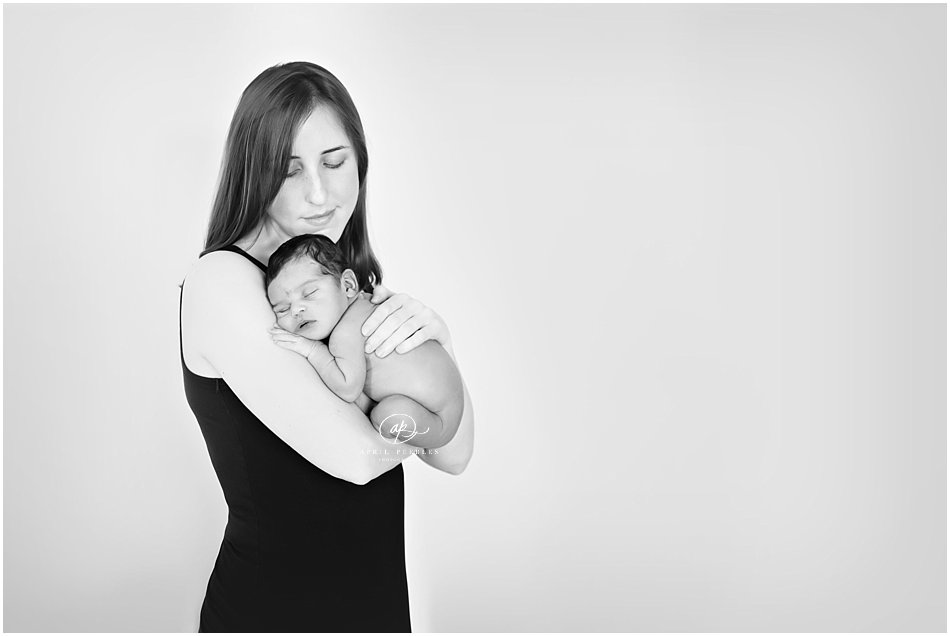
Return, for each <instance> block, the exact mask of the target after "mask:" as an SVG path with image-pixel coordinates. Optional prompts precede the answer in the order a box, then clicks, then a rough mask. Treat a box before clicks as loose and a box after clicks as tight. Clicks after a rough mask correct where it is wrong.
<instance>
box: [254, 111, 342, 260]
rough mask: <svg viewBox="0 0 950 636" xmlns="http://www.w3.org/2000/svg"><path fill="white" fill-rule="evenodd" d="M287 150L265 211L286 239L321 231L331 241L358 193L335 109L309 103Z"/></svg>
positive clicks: (338, 230) (337, 238)
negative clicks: (275, 189) (288, 155)
mask: <svg viewBox="0 0 950 636" xmlns="http://www.w3.org/2000/svg"><path fill="white" fill-rule="evenodd" d="M292 155H293V157H292V158H291V160H290V166H289V167H288V169H287V175H286V177H285V178H284V182H283V184H281V186H280V192H278V193H277V197H276V198H275V199H274V202H273V203H271V205H270V207H269V208H268V209H267V214H268V216H269V217H270V220H271V222H273V223H274V224H275V225H276V226H277V228H278V230H279V231H280V232H281V233H282V234H285V235H286V238H288V239H289V238H293V237H294V236H299V235H301V234H322V235H324V236H326V237H327V238H329V239H330V240H332V241H333V242H334V243H336V242H337V241H339V240H340V236H341V235H342V234H343V230H344V228H346V223H347V221H349V220H350V216H352V215H353V209H354V208H355V207H356V200H357V198H358V197H359V192H360V184H359V174H358V172H357V165H356V151H355V150H354V149H353V148H352V146H351V144H350V140H349V139H347V136H346V132H345V131H344V130H343V126H342V125H340V121H339V119H338V118H337V116H336V113H334V112H333V111H332V110H331V109H330V108H328V107H326V106H323V105H320V106H317V107H316V108H314V110H313V112H312V113H310V116H309V117H307V119H306V121H304V122H303V124H301V125H300V128H299V129H298V130H297V136H296V137H294V143H293V150H292Z"/></svg>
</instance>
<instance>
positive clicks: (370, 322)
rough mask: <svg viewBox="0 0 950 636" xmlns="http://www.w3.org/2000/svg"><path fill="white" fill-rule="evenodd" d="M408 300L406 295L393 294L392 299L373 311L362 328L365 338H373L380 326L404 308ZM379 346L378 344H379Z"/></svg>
mask: <svg viewBox="0 0 950 636" xmlns="http://www.w3.org/2000/svg"><path fill="white" fill-rule="evenodd" d="M407 298H408V296H406V295H405V294H393V295H392V296H391V297H389V298H388V299H386V302H384V303H383V304H382V305H379V306H377V307H376V309H374V310H373V313H372V314H370V316H369V318H367V319H366V320H365V321H364V322H363V326H362V327H361V328H360V332H361V333H362V334H363V335H364V336H371V335H373V333H374V332H375V331H376V329H378V328H379V325H380V324H382V322H383V321H384V320H386V319H387V318H388V317H389V316H390V314H392V313H393V312H394V311H396V310H398V309H399V308H400V307H402V306H403V304H404V302H405V300H406V299H407ZM377 344H378V342H377Z"/></svg>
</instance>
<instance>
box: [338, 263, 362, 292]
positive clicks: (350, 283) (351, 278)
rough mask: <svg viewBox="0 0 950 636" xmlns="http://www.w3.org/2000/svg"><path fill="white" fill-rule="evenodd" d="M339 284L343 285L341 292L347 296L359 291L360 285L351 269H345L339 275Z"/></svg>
mask: <svg viewBox="0 0 950 636" xmlns="http://www.w3.org/2000/svg"><path fill="white" fill-rule="evenodd" d="M340 284H341V285H343V293H344V294H346V297H347V298H352V297H353V296H355V295H356V294H358V293H359V291H360V286H359V284H358V281H357V280H356V273H355V272H354V271H353V270H352V269H345V270H343V273H342V274H341V275H340Z"/></svg>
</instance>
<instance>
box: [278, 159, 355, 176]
mask: <svg viewBox="0 0 950 636" xmlns="http://www.w3.org/2000/svg"><path fill="white" fill-rule="evenodd" d="M344 163H346V158H343V159H340V161H339V162H337V163H324V164H323V165H324V167H326V168H329V169H330V170H336V169H337V168H339V167H341V166H342V165H343V164H344ZM298 174H300V168H295V169H294V170H291V171H290V172H288V173H287V174H285V175H284V178H285V179H290V178H291V177H296V176H297V175H298Z"/></svg>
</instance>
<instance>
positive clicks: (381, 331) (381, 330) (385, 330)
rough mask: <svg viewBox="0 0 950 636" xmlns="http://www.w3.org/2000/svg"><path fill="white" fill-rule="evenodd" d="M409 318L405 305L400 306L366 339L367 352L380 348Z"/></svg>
mask: <svg viewBox="0 0 950 636" xmlns="http://www.w3.org/2000/svg"><path fill="white" fill-rule="evenodd" d="M408 318H409V316H408V314H407V313H406V311H405V308H404V307H400V308H399V309H397V310H396V311H394V312H393V313H392V314H390V315H389V317H388V318H386V320H384V321H383V323H382V324H381V325H380V326H378V327H376V331H374V332H373V334H372V335H371V336H370V337H369V338H367V339H366V346H365V347H364V351H365V352H366V353H372V352H373V351H375V350H376V349H378V348H379V346H380V345H382V344H383V343H384V342H385V341H386V340H388V339H389V338H390V336H392V335H393V334H394V333H396V330H397V329H399V327H401V326H402V324H403V323H404V322H406V320H407V319H408Z"/></svg>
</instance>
